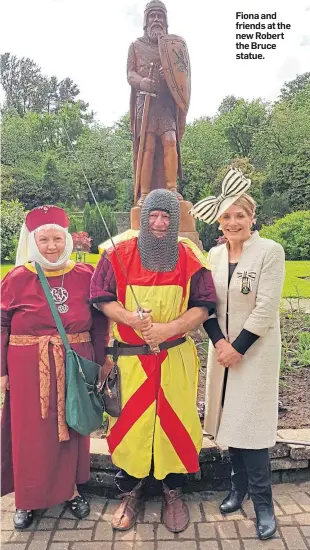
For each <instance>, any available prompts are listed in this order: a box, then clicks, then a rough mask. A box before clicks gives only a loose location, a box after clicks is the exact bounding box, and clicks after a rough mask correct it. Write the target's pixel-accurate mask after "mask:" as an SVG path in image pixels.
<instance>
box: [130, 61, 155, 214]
mask: <svg viewBox="0 0 310 550" xmlns="http://www.w3.org/2000/svg"><path fill="white" fill-rule="evenodd" d="M154 69H155V63H154V62H153V61H152V62H151V64H150V71H149V78H153V74H154ZM140 94H141V95H145V98H144V105H143V114H142V122H141V130H140V140H139V151H138V158H137V165H136V174H135V176H136V177H135V204H137V201H138V194H139V189H140V187H141V182H140V179H141V171H142V163H143V152H144V144H145V134H146V125H147V119H148V116H149V110H150V102H151V97H156V94H153V93H150V92H140Z"/></svg>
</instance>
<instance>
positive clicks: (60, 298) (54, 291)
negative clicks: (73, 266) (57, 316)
mask: <svg viewBox="0 0 310 550" xmlns="http://www.w3.org/2000/svg"><path fill="white" fill-rule="evenodd" d="M64 277H65V270H63V272H62V280H61V286H55V287H53V288H52V287H51V285H50V284H49V282H48V279H47V284H48V286H49V287H50V291H51V295H52V298H53V300H54V302H55V305H56V306H57V309H58V311H59V313H67V311H69V307H68V306H67V304H66V303H65V302H66V301H67V300H68V297H69V295H68V291H67V290H66V289H65V288H64Z"/></svg>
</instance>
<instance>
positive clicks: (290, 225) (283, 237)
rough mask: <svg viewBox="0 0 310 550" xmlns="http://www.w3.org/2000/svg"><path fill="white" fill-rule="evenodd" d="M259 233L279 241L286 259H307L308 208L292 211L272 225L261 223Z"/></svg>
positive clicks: (309, 242) (309, 241) (309, 256)
mask: <svg viewBox="0 0 310 550" xmlns="http://www.w3.org/2000/svg"><path fill="white" fill-rule="evenodd" d="M260 235H261V237H265V238H267V239H273V240H274V241H276V242H278V243H280V244H281V245H282V246H283V248H284V250H285V256H286V259H287V260H309V259H310V210H299V211H297V212H292V213H291V214H287V215H286V216H284V218H280V219H279V220H277V221H276V222H275V223H274V224H272V225H263V226H262V229H261V231H260Z"/></svg>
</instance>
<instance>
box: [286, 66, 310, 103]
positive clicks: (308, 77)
mask: <svg viewBox="0 0 310 550" xmlns="http://www.w3.org/2000/svg"><path fill="white" fill-rule="evenodd" d="M309 83H310V72H308V73H304V74H300V75H297V76H296V78H295V79H294V80H290V81H288V82H284V85H283V86H282V88H281V90H280V97H279V99H280V101H287V100H291V99H294V96H295V95H296V93H298V92H299V91H301V90H303V89H304V87H305V86H306V85H307V84H309Z"/></svg>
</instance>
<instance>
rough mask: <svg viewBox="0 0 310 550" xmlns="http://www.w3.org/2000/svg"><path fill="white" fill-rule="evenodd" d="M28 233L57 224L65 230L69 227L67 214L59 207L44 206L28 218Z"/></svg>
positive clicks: (31, 212)
mask: <svg viewBox="0 0 310 550" xmlns="http://www.w3.org/2000/svg"><path fill="white" fill-rule="evenodd" d="M25 223H26V227H27V229H28V231H30V232H31V231H34V230H35V229H37V228H38V227H41V225H46V224H50V223H51V224H56V225H60V226H61V227H63V228H64V229H67V228H68V227H69V219H68V216H67V214H66V212H65V211H64V210H63V209H62V208H60V207H59V206H51V205H44V206H38V207H37V208H34V209H33V210H31V211H30V212H28V214H27V216H26V221H25Z"/></svg>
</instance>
